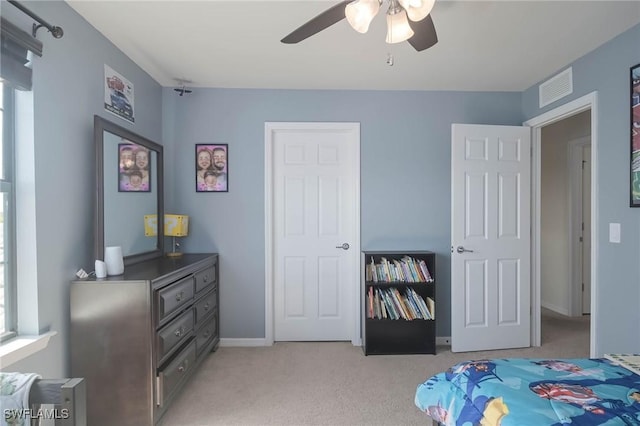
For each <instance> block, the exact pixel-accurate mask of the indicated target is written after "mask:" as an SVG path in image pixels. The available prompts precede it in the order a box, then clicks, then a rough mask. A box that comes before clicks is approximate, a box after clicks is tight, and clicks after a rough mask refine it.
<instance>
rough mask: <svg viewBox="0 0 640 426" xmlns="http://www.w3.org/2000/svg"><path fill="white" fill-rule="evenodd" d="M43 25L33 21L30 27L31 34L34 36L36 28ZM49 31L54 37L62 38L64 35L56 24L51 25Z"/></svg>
mask: <svg viewBox="0 0 640 426" xmlns="http://www.w3.org/2000/svg"><path fill="white" fill-rule="evenodd" d="M44 26H45V25H43V24H36V23H35V22H34V23H33V26H32V27H31V35H32V36H33V37H35V36H36V33H37V32H38V30H39V29H40V28H41V27H44ZM49 32H50V33H51V35H52V36H53V37H54V38H62V36H63V35H64V31H63V30H62V28H61V27H57V26H53V27H51V30H49Z"/></svg>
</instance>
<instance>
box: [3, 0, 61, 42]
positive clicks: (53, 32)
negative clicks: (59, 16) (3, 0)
mask: <svg viewBox="0 0 640 426" xmlns="http://www.w3.org/2000/svg"><path fill="white" fill-rule="evenodd" d="M7 2H8V3H11V4H12V5H14V6H15V7H17V8H18V9H20V10H21V11H22V12H23V13H24V14H26V15H29V16H30V17H31V18H32V19H33V20H35V21H37V22H38V23H39V25H36V24H35V23H34V24H33V27H32V30H31V35H33V37H35V36H36V32H37V31H38V29H40V27H45V28H46V29H48V30H49V32H50V33H51V35H52V36H53V37H55V38H60V37H62V36H63V35H64V31H62V28H61V27H58V26H55V25H51V24H49V23H48V22H47V21H45V20H44V19H42V18H41V17H39V16H38V15H36V14H35V13H33V12H32V11H30V10H29V9H27V8H26V7H24V6H23V5H21V4H20V3H18V2H17V1H15V0H7Z"/></svg>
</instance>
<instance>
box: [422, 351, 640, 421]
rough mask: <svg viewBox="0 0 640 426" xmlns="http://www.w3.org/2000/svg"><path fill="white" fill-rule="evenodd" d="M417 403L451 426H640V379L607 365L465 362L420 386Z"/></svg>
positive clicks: (600, 361) (580, 361)
mask: <svg viewBox="0 0 640 426" xmlns="http://www.w3.org/2000/svg"><path fill="white" fill-rule="evenodd" d="M415 403H416V405H417V406H418V408H419V409H420V410H422V411H423V412H425V413H426V414H427V415H429V416H430V417H431V418H433V419H434V420H436V421H438V422H440V423H442V424H444V425H447V426H450V425H451V426H453V425H455V426H468V425H483V426H489V425H502V426H510V425H513V426H526V425H531V426H546V425H572V426H577V425H580V426H582V425H605V426H613V425H637V426H640V376H639V375H637V374H634V373H632V372H631V371H629V370H627V369H625V368H623V367H620V366H617V365H614V364H612V363H611V362H610V361H609V360H606V359H586V358H580V359H526V358H511V359H484V360H476V361H466V362H463V363H460V364H456V365H454V366H453V367H451V368H449V369H448V370H447V371H446V372H443V373H439V374H436V375H435V376H433V377H431V378H429V380H427V381H426V382H424V383H422V384H421V385H419V386H418V389H417V390H416V397H415Z"/></svg>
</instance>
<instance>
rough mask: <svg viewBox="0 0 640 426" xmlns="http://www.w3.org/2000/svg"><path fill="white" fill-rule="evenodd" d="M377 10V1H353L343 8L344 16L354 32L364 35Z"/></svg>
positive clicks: (378, 5) (378, 7) (378, 4)
mask: <svg viewBox="0 0 640 426" xmlns="http://www.w3.org/2000/svg"><path fill="white" fill-rule="evenodd" d="M379 9H380V3H379V2H378V0H355V1H353V2H351V3H349V4H348V5H347V7H345V9H344V14H345V16H346V18H347V21H348V22H349V25H351V27H352V28H353V29H354V30H356V31H357V32H359V33H366V32H367V31H368V30H369V25H370V24H371V21H372V20H373V18H374V17H375V16H376V14H377V13H378V10H379Z"/></svg>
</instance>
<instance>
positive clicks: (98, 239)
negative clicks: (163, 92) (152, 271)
mask: <svg viewBox="0 0 640 426" xmlns="http://www.w3.org/2000/svg"><path fill="white" fill-rule="evenodd" d="M104 132H109V133H112V134H114V135H116V136H118V137H120V138H124V139H126V140H129V141H131V142H133V143H136V144H138V145H142V146H144V147H146V148H148V149H150V150H152V151H155V153H156V156H157V160H156V161H155V164H156V169H157V170H156V173H157V175H156V176H157V178H156V181H157V184H156V189H157V193H158V206H157V209H156V210H157V214H158V241H157V248H156V249H155V250H151V251H147V252H143V253H135V254H131V255H128V256H124V264H125V265H131V264H133V263H138V262H142V261H144V260H148V259H155V258H157V257H161V256H163V253H164V173H163V164H164V160H163V156H162V152H163V149H162V145H160V144H158V143H155V142H153V141H151V140H149V139H147V138H144V137H142V136H140V135H138V134H135V133H133V132H132V131H130V130H128V129H125V128H124V127H121V126H119V125H117V124H115V123H112V122H110V121H108V120H106V119H104V118H102V117H100V116H98V115H94V117H93V136H94V141H95V150H96V151H95V160H96V197H95V220H94V254H95V258H96V259H100V260H102V259H104ZM141 226H142V224H141Z"/></svg>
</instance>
